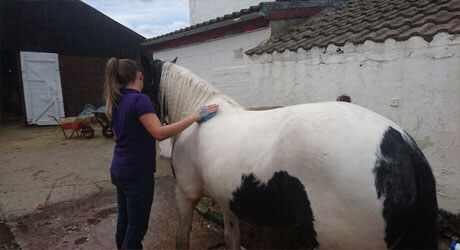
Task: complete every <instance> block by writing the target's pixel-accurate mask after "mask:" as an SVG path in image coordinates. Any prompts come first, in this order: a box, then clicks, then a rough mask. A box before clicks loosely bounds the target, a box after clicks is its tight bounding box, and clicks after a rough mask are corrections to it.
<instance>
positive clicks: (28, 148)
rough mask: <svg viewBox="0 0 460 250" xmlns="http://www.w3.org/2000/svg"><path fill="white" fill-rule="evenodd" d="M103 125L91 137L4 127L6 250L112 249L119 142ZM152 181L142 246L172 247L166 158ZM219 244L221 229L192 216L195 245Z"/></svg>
mask: <svg viewBox="0 0 460 250" xmlns="http://www.w3.org/2000/svg"><path fill="white" fill-rule="evenodd" d="M98 126H99V125H95V126H93V127H95V128H96V132H95V136H94V138H92V139H85V138H83V137H77V138H72V139H70V140H66V139H65V138H64V135H62V131H61V130H60V128H59V127H57V126H49V127H24V126H22V125H21V124H6V125H3V126H2V127H1V129H0V133H1V138H0V159H1V160H0V164H1V165H0V224H1V225H0V226H1V227H0V229H1V236H0V239H1V241H0V246H1V249H17V248H19V247H21V248H22V249H63V248H66V249H114V248H115V243H114V235H115V224H116V213H117V209H116V193H115V189H114V186H113V185H112V184H111V182H110V177H109V168H110V162H111V159H112V156H113V147H114V140H113V139H106V138H104V137H103V136H102V134H101V128H100V127H98ZM155 176H156V185H155V199H154V203H153V208H152V213H151V216H150V223H149V226H150V228H149V231H148V233H147V235H146V237H145V240H144V246H145V248H146V249H154V248H155V249H157V248H174V242H175V232H176V223H177V222H176V221H177V215H176V210H175V204H174V177H173V176H172V172H171V169H170V164H169V161H167V160H162V159H159V160H158V171H157V174H156V175H155ZM2 222H3V223H2ZM5 222H6V223H5ZM10 232H11V234H10ZM13 237H14V238H13ZM222 242H223V229H222V228H221V227H219V226H216V225H215V224H213V223H211V222H208V221H206V220H204V219H203V218H202V217H201V216H200V215H199V214H198V213H195V216H194V221H193V231H192V233H191V247H192V248H208V247H212V246H214V245H222Z"/></svg>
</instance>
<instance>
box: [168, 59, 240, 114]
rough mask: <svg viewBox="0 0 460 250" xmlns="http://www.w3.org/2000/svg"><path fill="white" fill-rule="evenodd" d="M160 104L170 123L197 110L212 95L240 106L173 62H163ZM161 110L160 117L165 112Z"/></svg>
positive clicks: (237, 106)
mask: <svg viewBox="0 0 460 250" xmlns="http://www.w3.org/2000/svg"><path fill="white" fill-rule="evenodd" d="M159 94H160V105H166V107H165V108H166V110H167V111H168V114H167V115H168V120H169V122H170V123H174V122H177V121H180V120H182V119H184V118H185V117H187V116H188V115H191V114H192V113H193V112H196V111H198V109H200V107H202V106H203V105H205V104H206V103H207V102H208V101H209V100H210V99H211V98H212V97H216V96H219V97H220V98H222V99H223V100H225V101H227V102H228V103H229V104H231V106H233V107H235V108H241V106H240V105H239V104H238V103H237V102H236V101H234V100H233V99H231V98H230V97H228V96H226V95H224V94H222V93H221V92H220V91H219V90H217V89H215V88H214V87H213V86H211V84H209V83H208V82H206V81H205V80H203V79H201V78H199V77H198V76H196V75H195V74H193V73H192V72H190V71H189V70H188V69H185V68H183V67H181V66H178V65H176V64H173V63H164V64H163V69H162V73H161V80H160V93H159ZM163 110H164V109H162V110H161V112H162V114H161V115H162V117H164V116H165V115H166V114H164V113H163V112H164V111H163Z"/></svg>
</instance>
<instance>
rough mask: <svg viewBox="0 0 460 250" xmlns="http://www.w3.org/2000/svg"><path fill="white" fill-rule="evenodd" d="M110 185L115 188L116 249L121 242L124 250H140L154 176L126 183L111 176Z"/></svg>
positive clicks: (150, 202) (148, 215)
mask: <svg viewBox="0 0 460 250" xmlns="http://www.w3.org/2000/svg"><path fill="white" fill-rule="evenodd" d="M112 183H113V184H115V185H116V186H117V200H118V221H117V233H116V240H117V247H118V242H119V241H121V242H122V246H123V247H124V248H126V249H142V240H143V239H144V236H145V234H146V233H147V229H148V223H149V218H150V210H151V208H152V202H153V193H154V187H155V179H154V176H153V175H152V176H148V177H145V178H143V179H141V180H135V181H128V180H123V179H119V178H117V177H116V176H113V175H112ZM122 239H123V240H122Z"/></svg>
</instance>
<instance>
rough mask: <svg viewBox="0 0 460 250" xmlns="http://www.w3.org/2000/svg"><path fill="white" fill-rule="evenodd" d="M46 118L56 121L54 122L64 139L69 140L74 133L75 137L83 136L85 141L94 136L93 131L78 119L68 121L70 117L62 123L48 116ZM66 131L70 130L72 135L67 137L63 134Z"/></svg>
mask: <svg viewBox="0 0 460 250" xmlns="http://www.w3.org/2000/svg"><path fill="white" fill-rule="evenodd" d="M48 117H51V118H53V119H54V120H56V122H57V123H58V124H59V126H60V127H61V129H62V133H63V134H64V137H65V138H66V139H71V138H72V136H73V135H74V134H75V133H76V134H77V136H82V135H83V137H85V138H86V139H90V138H93V136H94V129H93V128H92V127H90V126H88V125H87V124H86V123H85V122H83V121H81V120H79V119H78V117H75V118H74V119H69V118H70V117H67V119H65V120H63V121H59V120H58V119H57V118H56V117H54V116H52V115H48ZM61 118H64V117H61ZM66 120H67V121H66ZM69 120H70V121H69ZM66 130H72V134H70V136H69V137H67V134H66V132H65V131H66Z"/></svg>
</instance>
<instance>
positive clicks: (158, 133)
mask: <svg viewBox="0 0 460 250" xmlns="http://www.w3.org/2000/svg"><path fill="white" fill-rule="evenodd" d="M218 108H219V106H218V105H216V104H213V105H209V106H206V115H209V114H212V113H214V112H216V111H217V109H218ZM139 119H140V120H141V122H142V124H143V125H144V127H145V128H146V129H147V131H149V133H150V134H151V135H152V136H153V137H154V138H155V139H156V140H158V141H163V140H165V139H168V138H170V137H173V136H175V135H177V134H179V133H180V132H182V131H183V130H184V129H186V128H188V127H189V126H190V125H192V124H193V123H194V122H196V121H198V120H200V119H201V116H200V113H199V112H196V113H194V114H192V115H189V116H187V117H186V118H184V119H182V120H180V121H178V122H175V123H172V124H169V125H164V126H163V125H162V124H161V122H160V120H159V119H158V117H157V116H156V115H155V114H153V113H147V114H144V115H142V116H141V117H139Z"/></svg>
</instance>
